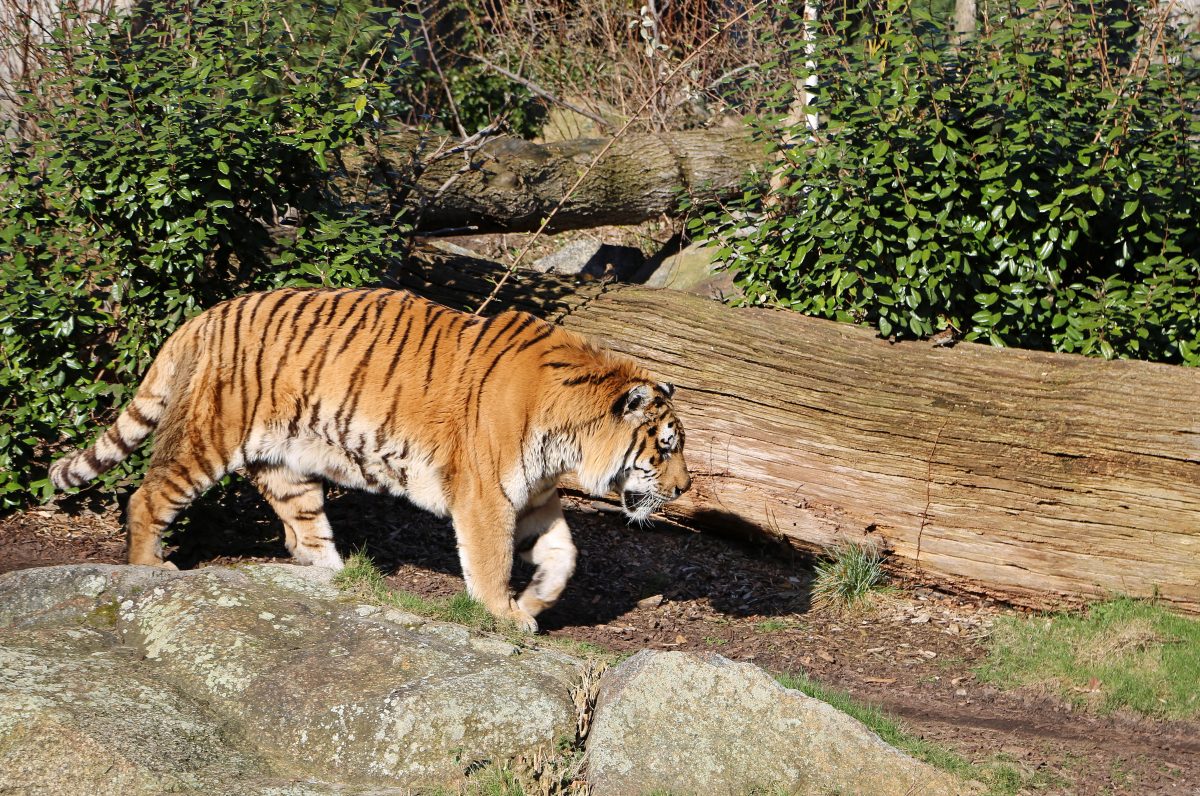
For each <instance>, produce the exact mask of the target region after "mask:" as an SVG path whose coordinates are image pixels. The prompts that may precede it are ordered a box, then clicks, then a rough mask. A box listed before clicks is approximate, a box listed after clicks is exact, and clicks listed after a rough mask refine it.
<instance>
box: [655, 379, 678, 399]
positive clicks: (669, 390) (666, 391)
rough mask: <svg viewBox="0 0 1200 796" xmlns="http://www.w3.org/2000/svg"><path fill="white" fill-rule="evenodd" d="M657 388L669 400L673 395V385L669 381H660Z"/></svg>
mask: <svg viewBox="0 0 1200 796" xmlns="http://www.w3.org/2000/svg"><path fill="white" fill-rule="evenodd" d="M658 389H660V390H662V393H663V395H665V396H667V400H670V399H671V398H672V397H674V395H675V385H674V384H672V383H671V382H669V381H660V382H659V383H658Z"/></svg>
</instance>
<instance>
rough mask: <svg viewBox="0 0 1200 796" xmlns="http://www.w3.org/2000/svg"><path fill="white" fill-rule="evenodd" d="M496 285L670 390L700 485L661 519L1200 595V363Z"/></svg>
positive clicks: (1039, 582)
mask: <svg viewBox="0 0 1200 796" xmlns="http://www.w3.org/2000/svg"><path fill="white" fill-rule="evenodd" d="M488 275H489V274H488V266H487V265H486V264H484V263H480V262H475V263H468V264H465V265H464V264H462V263H459V264H452V263H447V262H445V261H442V262H440V263H439V264H438V265H436V266H434V267H432V268H430V269H428V270H426V271H424V272H419V271H418V272H414V273H413V274H411V275H410V277H409V279H410V280H411V286H413V287H414V288H416V289H418V290H420V291H422V292H425V293H428V294H430V295H432V296H433V297H435V298H437V299H439V300H442V301H446V302H448V303H453V304H458V305H459V306H476V305H478V300H479V296H480V295H481V294H482V293H484V292H486V290H487V289H488V287H489V284H488ZM527 280H536V281H527ZM501 298H502V302H501V303H500V304H499V305H493V307H492V309H493V310H495V311H499V309H500V308H501V307H503V306H505V304H508V305H514V304H515V305H517V306H521V307H524V308H527V309H534V310H537V309H538V308H539V307H540V308H541V314H543V315H544V316H546V317H552V318H555V319H556V320H557V321H558V322H559V323H562V324H563V325H564V326H566V327H568V328H571V329H575V330H577V331H580V332H583V333H585V334H588V335H590V336H593V337H596V338H598V339H601V340H603V341H604V342H605V343H606V344H607V345H609V346H611V347H612V348H614V349H617V350H620V351H624V352H626V353H629V354H631V355H633V356H635V357H636V358H638V359H639V360H641V361H642V362H644V363H645V364H647V365H648V366H649V367H651V368H652V369H653V370H654V371H655V372H656V373H658V374H660V375H661V376H663V377H664V378H667V379H670V380H672V381H674V382H675V383H676V384H677V385H678V386H679V388H680V390H679V393H678V399H677V400H678V403H679V407H680V414H681V417H682V418H683V419H684V423H685V427H686V428H687V435H688V442H687V456H688V463H689V465H690V467H691V469H692V471H693V474H694V488H693V489H692V491H691V492H689V493H688V494H686V495H685V496H684V497H683V498H682V499H681V500H680V501H678V502H677V503H674V504H671V505H670V506H669V507H668V508H667V509H666V513H667V514H668V515H670V516H673V517H677V518H680V519H682V520H684V521H686V522H688V523H690V524H693V525H697V526H699V527H704V528H714V527H716V528H721V527H728V526H729V525H735V526H739V527H743V528H753V529H756V530H758V531H761V532H763V533H767V534H770V535H773V536H777V537H782V538H785V539H786V540H787V541H789V542H791V543H792V544H793V545H795V546H796V547H798V548H801V549H804V550H818V549H822V548H826V547H828V546H830V545H833V544H836V543H838V542H840V541H843V540H848V539H877V540H879V541H880V542H881V543H883V544H884V545H885V546H886V548H887V549H889V550H890V551H892V553H893V554H894V559H895V560H897V561H899V562H900V563H901V564H903V565H906V566H907V568H909V569H910V570H914V571H917V572H919V573H923V574H924V575H926V576H933V577H936V578H937V579H939V580H940V581H942V582H948V583H951V584H954V585H957V586H959V587H962V588H968V589H972V590H976V591H980V592H984V593H990V594H993V595H996V596H999V597H1002V598H1005V599H1008V600H1010V601H1013V602H1017V603H1024V604H1030V605H1038V606H1045V605H1049V604H1054V603H1056V602H1064V601H1066V602H1072V601H1078V600H1080V599H1084V598H1098V597H1105V596H1110V595H1115V594H1126V595H1133V596H1139V597H1149V596H1153V595H1157V596H1158V597H1159V598H1160V599H1162V600H1163V601H1165V602H1166V603H1168V604H1170V605H1171V606H1173V607H1175V608H1177V609H1180V610H1185V611H1189V612H1200V370H1196V369H1188V368H1183V367H1176V366H1168V365H1157V364H1151V363H1144V362H1128V361H1125V362H1105V361H1103V360H1096V359H1089V358H1085V357H1081V356H1072V355H1064V354H1052V353H1042V352H1034V351H1020V350H1013V349H999V348H992V347H988V346H983V345H973V344H962V343H960V344H959V345H957V346H954V347H953V348H939V347H935V346H933V345H931V344H929V343H900V344H891V343H888V342H887V341H886V340H882V339H879V338H878V337H877V336H876V335H875V334H874V333H873V332H872V331H871V330H868V329H863V328H858V327H855V326H849V325H845V324H839V323H834V322H831V321H824V320H819V319H814V318H807V317H804V316H801V315H798V314H795V313H790V312H786V311H781V310H766V309H734V308H730V307H727V306H724V305H721V304H718V303H716V302H712V301H708V300H705V299H702V298H698V297H694V296H689V295H685V294H681V293H673V292H670V291H654V290H647V289H644V288H639V287H633V286H620V285H609V286H599V285H591V286H585V288H584V289H583V290H582V291H581V292H577V291H575V290H573V289H572V288H571V287H570V286H569V285H567V284H565V283H563V282H561V281H559V280H554V279H546V278H545V277H536V278H535V277H531V276H529V275H526V274H522V278H521V279H520V280H518V281H517V282H516V283H515V284H514V285H513V286H512V287H510V288H509V289H508V290H507V291H506V292H505V293H504V294H503V295H502V297H501Z"/></svg>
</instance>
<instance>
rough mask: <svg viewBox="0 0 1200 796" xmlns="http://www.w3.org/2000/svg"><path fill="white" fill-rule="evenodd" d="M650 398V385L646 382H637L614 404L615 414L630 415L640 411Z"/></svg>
mask: <svg viewBox="0 0 1200 796" xmlns="http://www.w3.org/2000/svg"><path fill="white" fill-rule="evenodd" d="M649 400H650V387H649V385H646V384H636V385H634V386H633V387H631V388H630V389H629V390H628V391H627V392H625V393H624V394H623V395H622V396H621V397H620V398H618V399H617V402H616V403H615V404H613V414H615V415H618V416H620V417H629V416H630V415H633V414H635V413H636V412H638V411H639V410H640V409H641V408H642V407H644V406H645V405H646V402H647V401H649Z"/></svg>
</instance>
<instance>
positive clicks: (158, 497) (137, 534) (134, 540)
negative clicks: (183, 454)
mask: <svg viewBox="0 0 1200 796" xmlns="http://www.w3.org/2000/svg"><path fill="white" fill-rule="evenodd" d="M222 475H224V468H223V467H222V468H221V469H220V470H219V471H218V472H216V473H213V472H212V471H211V470H209V469H208V466H206V465H205V463H203V462H201V461H196V460H195V458H194V457H192V458H189V459H183V458H172V459H168V460H166V461H162V460H159V457H157V456H156V457H153V458H152V459H151V462H150V468H149V469H148V470H147V471H146V475H145V476H144V477H143V478H142V485H141V486H140V487H138V490H137V491H136V492H134V493H133V495H132V496H131V497H130V498H129V505H128V506H126V508H125V512H126V525H127V529H128V539H127V545H128V547H127V554H128V560H129V563H130V564H143V565H148V566H157V567H163V566H165V567H169V568H174V566H175V565H174V564H171V563H170V562H164V561H163V556H162V533H163V530H164V529H166V527H167V526H168V525H170V524H171V521H172V520H174V519H175V517H176V516H177V515H178V514H179V512H180V511H182V510H183V509H184V508H185V507H186V506H187V505H188V504H189V503H191V502H192V501H193V500H195V499H196V498H198V497H200V495H201V494H203V493H204V491H205V490H207V489H208V488H209V487H210V486H212V485H213V484H214V483H216V482H217V480H218V479H220V477H221V476H222Z"/></svg>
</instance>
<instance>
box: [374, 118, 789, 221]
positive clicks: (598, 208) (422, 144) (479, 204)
mask: <svg viewBox="0 0 1200 796" xmlns="http://www.w3.org/2000/svg"><path fill="white" fill-rule="evenodd" d="M453 143H454V142H448V141H439V140H428V139H423V138H421V137H420V136H418V135H417V134H416V133H412V132H405V131H396V132H393V133H389V134H388V135H386V136H384V138H383V140H382V142H381V144H380V152H379V155H380V157H381V158H382V159H383V160H384V161H385V162H386V163H387V164H388V165H387V172H388V173H387V175H386V179H385V182H386V183H387V184H389V185H390V186H391V190H390V193H391V194H393V195H392V196H391V197H374V198H372V202H373V203H377V204H381V206H386V205H384V203H387V202H389V201H390V203H392V204H396V203H397V202H401V203H410V204H416V205H421V204H423V205H424V210H423V211H422V212H421V213H420V214H419V216H418V217H417V220H416V223H417V228H418V229H420V230H423V231H430V230H440V229H446V228H469V229H471V230H472V231H477V232H528V231H531V230H535V229H537V228H538V225H539V224H540V223H541V222H542V219H543V218H545V217H546V216H547V215H548V214H549V213H550V211H551V210H553V209H554V207H555V206H556V205H557V204H558V202H559V200H561V199H562V197H563V196H564V195H566V194H567V192H568V190H569V189H570V188H571V186H573V185H574V184H575V181H576V180H577V179H578V178H579V176H580V174H582V172H583V171H584V170H585V169H586V168H587V166H588V165H589V164H590V163H591V162H592V160H593V159H594V158H595V156H596V155H597V154H599V152H600V151H601V150H602V149H603V148H604V146H605V145H606V144H607V143H608V139H578V140H573V141H559V142H555V143H550V144H534V143H530V142H528V141H523V140H521V139H519V138H511V137H508V136H505V137H502V138H496V139H493V140H491V141H489V142H487V143H486V144H485V145H484V146H483V147H481V148H480V149H478V150H476V151H472V152H469V153H463V154H456V155H452V156H449V157H444V158H439V159H435V160H434V162H433V163H431V164H428V165H426V166H424V167H423V168H422V169H421V170H420V173H419V174H418V175H415V176H414V169H413V165H412V163H413V153H414V152H415V153H417V158H418V159H419V160H430V159H431V156H432V155H433V153H435V152H437V151H439V149H443V150H444V149H447V148H450V146H451V145H452V144H453ZM765 160H766V157H765V155H764V152H763V146H762V144H761V143H760V142H756V141H754V140H753V139H752V138H751V137H750V135H749V133H748V131H747V130H745V129H744V128H714V129H710V130H686V131H679V132H669V133H661V134H654V135H650V134H641V133H638V134H630V135H627V136H625V137H623V138H621V139H619V140H617V141H616V142H615V143H614V144H613V146H612V147H611V148H610V149H609V151H608V152H607V153H606V154H605V155H604V157H603V158H602V159H601V160H600V161H599V163H598V164H597V165H596V167H595V168H594V169H592V171H591V172H590V173H589V175H588V176H587V178H586V179H585V180H584V181H583V183H582V184H581V185H580V186H579V188H578V189H577V190H576V191H575V192H574V193H573V194H572V195H571V196H570V198H569V199H568V201H567V202H566V203H565V204H564V205H563V207H562V209H561V210H560V211H559V212H558V213H557V214H556V215H555V217H554V219H553V221H552V222H551V224H550V226H549V227H548V230H549V231H551V232H555V231H560V230H566V229H580V228H586V227H595V226H600V225H605V224H638V223H641V222H642V221H647V220H649V219H653V218H657V217H658V216H660V215H663V214H664V213H665V214H668V215H671V214H674V213H676V212H677V211H678V208H679V195H680V192H681V191H682V193H684V194H685V195H689V196H692V197H694V198H696V199H697V200H699V201H712V200H717V199H724V198H728V197H730V196H733V195H736V194H738V193H740V192H741V190H742V187H743V184H744V180H745V176H746V174H747V172H749V171H750V170H751V169H753V168H755V167H756V166H759V165H761V164H762V163H763V162H764V161H765ZM353 165H354V166H361V165H362V164H361V163H356V164H353Z"/></svg>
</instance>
